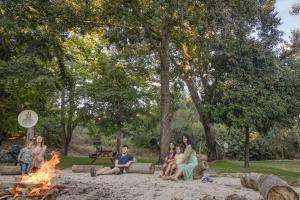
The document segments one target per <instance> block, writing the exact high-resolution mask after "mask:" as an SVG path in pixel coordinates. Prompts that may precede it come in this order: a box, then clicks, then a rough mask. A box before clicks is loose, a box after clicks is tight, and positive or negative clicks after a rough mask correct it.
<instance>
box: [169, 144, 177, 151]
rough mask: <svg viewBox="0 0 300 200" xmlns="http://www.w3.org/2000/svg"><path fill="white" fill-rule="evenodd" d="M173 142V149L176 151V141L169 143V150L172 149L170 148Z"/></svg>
mask: <svg viewBox="0 0 300 200" xmlns="http://www.w3.org/2000/svg"><path fill="white" fill-rule="evenodd" d="M171 144H173V145H174V149H173V150H174V151H175V146H176V145H175V143H174V142H170V143H169V152H170V151H171V148H170V146H171Z"/></svg>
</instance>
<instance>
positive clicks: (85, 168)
mask: <svg viewBox="0 0 300 200" xmlns="http://www.w3.org/2000/svg"><path fill="white" fill-rule="evenodd" d="M92 167H96V170H98V169H100V168H102V167H103V166H100V165H72V172H73V173H88V172H90V169H91V168H92Z"/></svg>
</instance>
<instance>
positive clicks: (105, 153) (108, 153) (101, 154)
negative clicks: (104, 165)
mask: <svg viewBox="0 0 300 200" xmlns="http://www.w3.org/2000/svg"><path fill="white" fill-rule="evenodd" d="M114 156H115V153H114V152H113V151H112V150H110V149H108V148H105V147H103V146H100V147H97V148H96V152H95V153H92V154H90V155H89V157H90V158H92V159H93V160H92V161H91V164H94V163H95V162H96V160H97V159H100V158H109V159H110V161H111V162H112V163H114V162H115V158H114Z"/></svg>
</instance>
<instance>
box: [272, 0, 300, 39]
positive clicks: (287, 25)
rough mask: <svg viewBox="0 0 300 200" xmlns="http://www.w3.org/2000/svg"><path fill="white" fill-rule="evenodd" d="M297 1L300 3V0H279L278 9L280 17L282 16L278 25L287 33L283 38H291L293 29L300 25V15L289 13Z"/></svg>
mask: <svg viewBox="0 0 300 200" xmlns="http://www.w3.org/2000/svg"><path fill="white" fill-rule="evenodd" d="M295 3H300V0H277V1H276V10H277V11H278V12H279V17H280V18H281V23H282V24H281V25H280V26H279V27H278V28H279V30H282V31H283V32H284V33H285V34H284V36H283V38H284V39H285V40H289V37H290V36H291V32H292V30H294V29H295V28H298V27H300V15H298V16H295V15H291V14H290V13H289V10H290V9H291V7H292V5H293V4H295Z"/></svg>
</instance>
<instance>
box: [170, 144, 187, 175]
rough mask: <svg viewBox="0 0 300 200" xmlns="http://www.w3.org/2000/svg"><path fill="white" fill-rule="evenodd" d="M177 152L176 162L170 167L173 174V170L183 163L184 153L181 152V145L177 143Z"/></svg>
mask: <svg viewBox="0 0 300 200" xmlns="http://www.w3.org/2000/svg"><path fill="white" fill-rule="evenodd" d="M175 152H176V154H175V156H174V159H175V163H173V164H172V166H171V169H170V172H171V174H172V172H174V170H175V169H176V168H177V166H178V165H179V164H181V163H182V160H183V157H184V154H183V153H181V149H180V145H176V147H175Z"/></svg>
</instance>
